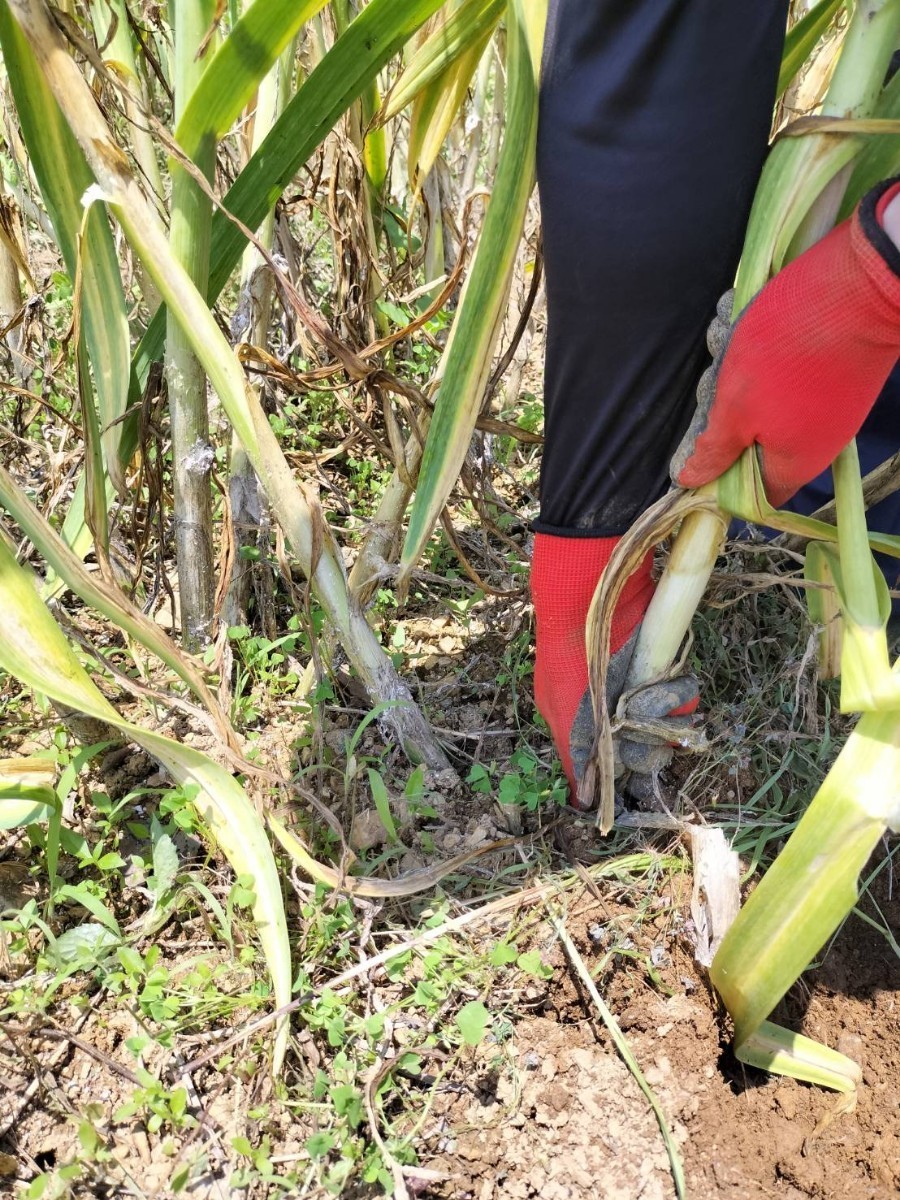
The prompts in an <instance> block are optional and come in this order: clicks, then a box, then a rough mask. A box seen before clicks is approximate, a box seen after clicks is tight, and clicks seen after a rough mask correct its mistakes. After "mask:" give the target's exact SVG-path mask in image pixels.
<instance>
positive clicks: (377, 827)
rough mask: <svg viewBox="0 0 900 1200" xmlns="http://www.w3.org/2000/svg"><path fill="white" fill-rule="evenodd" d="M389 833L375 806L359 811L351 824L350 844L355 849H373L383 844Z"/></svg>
mask: <svg viewBox="0 0 900 1200" xmlns="http://www.w3.org/2000/svg"><path fill="white" fill-rule="evenodd" d="M387 840H388V833H387V830H386V829H385V827H384V825H383V824H382V821H381V817H379V815H378V813H377V811H376V810H375V809H374V808H367V809H364V810H363V811H362V812H358V813H357V814H356V815H355V816H354V818H353V822H352V824H351V825H350V845H351V847H352V849H354V850H371V849H372V848H373V847H374V846H383V845H384V844H385V842H386V841H387Z"/></svg>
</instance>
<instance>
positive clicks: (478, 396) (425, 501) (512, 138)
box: [397, 0, 546, 595]
mask: <svg viewBox="0 0 900 1200" xmlns="http://www.w3.org/2000/svg"><path fill="white" fill-rule="evenodd" d="M526 7H527V6H526V0H509V5H508V9H507V45H508V77H509V82H508V101H507V123H506V127H505V130H504V135H503V145H502V147H501V150H500V157H499V160H498V164H497V177H496V180H495V183H494V190H493V193H492V195H491V200H490V203H489V204H488V210H487V215H486V216H485V219H484V226H483V228H482V231H481V236H480V238H479V239H478V248H477V249H476V251H475V257H474V260H473V262H472V266H471V270H470V272H469V276H468V279H467V280H466V283H465V286H464V288H463V293H462V297H461V299H460V303H459V308H458V310H457V313H456V318H455V320H454V322H453V328H452V330H451V332H450V337H449V340H448V342H447V349H446V351H445V354H444V357H443V359H442V378H441V386H440V390H439V391H438V394H437V397H436V400H435V407H434V416H433V418H432V421H431V427H430V429H429V431H428V440H427V442H426V444H425V452H424V454H423V456H422V465H421V467H420V469H419V479H418V483H417V486H416V496H415V500H414V502H413V506H412V511H411V513H410V518H409V529H408V531H407V534H406V541H405V543H404V546H403V554H402V556H401V560H400V573H399V576H398V579H397V590H398V592H399V593H400V594H401V595H402V594H403V591H404V589H405V587H406V586H407V585H408V581H409V577H410V574H411V572H412V569H413V567H414V566H415V563H416V562H417V560H418V558H419V555H420V554H421V553H422V550H423V548H424V546H425V543H426V541H427V540H428V538H429V536H430V534H431V530H432V528H433V526H434V523H435V521H436V520H437V518H438V516H439V515H440V512H441V509H442V508H443V507H444V505H445V503H446V502H447V498H448V496H449V495H450V491H451V489H452V488H453V485H454V484H455V482H456V479H457V476H458V475H459V471H460V468H461V467H462V464H463V461H464V460H465V457H466V452H467V450H468V448H469V442H470V440H471V437H472V431H473V430H474V428H475V421H476V420H477V418H478V414H479V411H480V409H481V402H482V398H483V395H484V387H485V384H486V382H487V378H488V375H489V373H490V369H491V359H492V355H493V351H494V347H495V345H496V342H497V338H498V336H499V333H500V328H501V325H502V323H503V317H504V313H505V308H506V301H507V295H508V292H509V282H510V278H511V276H512V270H513V267H514V265H515V261H516V254H517V252H518V247H519V240H520V238H521V234H522V226H523V224H524V221H525V213H526V210H527V207H528V199H529V197H530V195H531V190H532V187H533V184H534V159H535V146H536V138H537V103H538V85H537V70H538V67H537V64H536V47H535V46H534V44H533V40H532V37H533V25H534V24H535V22H536V21H537V17H538V14H543V16H544V17H546V0H539V2H536V3H532V5H531V11H530V13H529V12H527V11H526Z"/></svg>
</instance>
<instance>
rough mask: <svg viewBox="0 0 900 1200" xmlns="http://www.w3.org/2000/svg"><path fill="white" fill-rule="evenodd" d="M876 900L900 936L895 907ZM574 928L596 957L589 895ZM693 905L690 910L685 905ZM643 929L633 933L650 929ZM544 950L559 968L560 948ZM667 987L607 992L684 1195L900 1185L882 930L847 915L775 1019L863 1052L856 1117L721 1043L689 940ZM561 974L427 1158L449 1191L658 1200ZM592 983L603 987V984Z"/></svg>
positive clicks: (627, 1099) (660, 1171)
mask: <svg viewBox="0 0 900 1200" xmlns="http://www.w3.org/2000/svg"><path fill="white" fill-rule="evenodd" d="M887 891H888V888H887V884H885V885H884V886H882V887H881V888H880V891H879V894H878V899H879V903H880V907H881V910H882V914H883V915H884V916H886V917H887V919H888V920H889V921H890V922H891V925H892V928H893V929H894V930H895V931H896V930H897V929H898V928H900V903H898V901H897V899H896V898H894V899H889V898H888V895H887ZM577 907H578V909H579V911H578V914H577V915H576V916H575V917H574V918H573V919H572V920H570V922H569V933H570V936H571V937H572V938H573V939H574V940H575V942H576V944H577V945H578V948H579V951H580V952H581V954H582V955H583V957H584V959H585V961H586V962H587V963H588V965H590V962H591V959H592V958H594V957H595V955H596V950H595V948H594V947H593V945H592V942H591V939H590V937H589V936H588V933H587V930H588V929H590V928H591V927H592V926H594V925H595V923H596V922H597V921H598V920H603V919H605V917H604V914H603V913H602V912H601V906H600V905H599V904H598V902H597V901H594V900H590V899H589V898H588V897H587V896H585V901H584V904H583V905H578V906H577ZM685 911H686V907H685ZM647 932H649V931H645V933H644V936H646V935H647ZM552 961H554V962H555V963H556V964H557V965H558V966H563V963H564V960H563V956H562V952H561V950H560V949H559V948H557V951H556V953H555V955H554V956H553V959H552ZM660 974H661V976H662V983H663V985H664V987H667V988H669V989H671V993H672V994H671V995H668V996H667V995H665V994H663V993H662V992H661V991H658V990H651V989H650V988H649V987H648V986H646V985H641V984H638V985H635V982H634V980H633V979H630V978H629V976H627V975H625V974H620V975H617V976H615V977H614V978H613V980H612V981H611V984H610V987H609V990H607V992H606V996H605V999H606V1000H607V1002H608V1003H609V1005H610V1007H611V1008H612V1009H613V1011H614V1012H615V1013H616V1014H617V1017H618V1021H619V1024H620V1026H621V1027H622V1029H623V1030H624V1031H625V1033H626V1036H627V1038H628V1041H629V1044H630V1046H631V1048H632V1050H633V1052H634V1054H635V1056H636V1058H637V1060H638V1063H639V1064H640V1066H641V1068H642V1070H643V1071H644V1074H645V1076H646V1079H647V1081H648V1083H649V1084H650V1085H651V1087H652V1088H653V1090H654V1091H655V1093H656V1095H657V1097H658V1098H659V1100H660V1102H661V1104H662V1106H663V1110H664V1112H665V1113H666V1115H667V1117H668V1119H669V1121H670V1123H671V1128H672V1130H673V1133H674V1137H675V1141H676V1143H677V1145H678V1146H679V1148H680V1153H681V1155H682V1157H683V1160H684V1166H685V1174H686V1181H687V1194H688V1196H690V1197H697V1198H701V1197H719V1196H721V1197H728V1198H729V1200H757V1198H762V1197H783V1198H785V1200H788V1198H789V1200H802V1198H805V1197H816V1198H821V1200H831V1198H836V1197H842V1198H844V1200H874V1198H876V1197H889V1196H896V1195H898V1194H900V1119H898V1118H900V1095H898V1090H897V1078H898V1067H900V1036H898V1035H900V1004H898V998H897V990H898V985H900V968H898V962H897V958H896V957H895V955H894V954H893V952H892V950H891V948H890V947H889V945H888V944H887V943H886V941H885V939H884V937H883V936H882V935H881V934H880V933H878V932H877V931H875V930H874V929H872V928H871V927H870V926H868V925H866V924H864V923H863V922H862V921H861V920H859V919H858V918H857V917H851V918H850V920H849V921H848V923H847V925H846V926H845V928H844V929H843V930H842V932H841V934H840V935H839V937H838V938H837V940H836V943H835V944H834V946H833V947H832V949H831V950H830V952H829V953H828V955H827V957H826V958H825V960H824V963H823V965H822V966H821V967H820V968H819V970H818V971H816V972H814V973H812V974H811V975H810V974H808V975H807V976H806V977H805V982H804V983H803V984H801V985H799V986H798V988H796V989H795V990H794V992H793V993H792V994H791V995H790V996H789V997H788V998H787V1000H786V1001H785V1003H784V1004H783V1005H782V1010H781V1012H780V1014H779V1019H780V1020H781V1021H782V1022H784V1023H788V1024H791V1025H792V1026H793V1027H795V1028H800V1027H801V1026H802V1028H803V1030H804V1032H806V1033H807V1034H809V1035H810V1036H812V1037H814V1038H816V1039H817V1040H821V1041H824V1042H827V1043H828V1044H830V1045H832V1046H837V1047H838V1048H839V1049H842V1050H844V1051H846V1052H847V1053H849V1054H851V1055H852V1056H853V1057H855V1058H856V1059H857V1061H861V1062H862V1065H863V1070H864V1084H863V1087H862V1088H861V1089H860V1092H859V1097H858V1103H857V1106H856V1110H855V1111H854V1112H844V1111H841V1109H842V1101H841V1098H839V1097H837V1096H835V1095H834V1094H832V1093H829V1092H825V1091H822V1090H820V1089H815V1088H811V1087H808V1086H806V1085H804V1084H801V1083H797V1082H795V1081H793V1080H788V1079H774V1078H770V1077H769V1076H767V1075H765V1074H763V1073H762V1072H758V1071H754V1070H750V1069H745V1068H742V1067H741V1066H740V1064H738V1063H737V1062H736V1061H735V1060H734V1058H733V1057H732V1056H731V1054H730V1052H729V1051H728V1049H727V1031H726V1030H725V1029H724V1025H723V1023H722V1022H721V1021H720V1020H719V1018H718V1015H717V1013H716V1011H715V1006H714V1002H713V1001H712V999H711V997H710V995H709V993H708V991H707V989H706V985H705V982H704V980H703V978H702V977H701V975H700V974H699V973H698V972H697V970H696V969H695V967H694V965H693V963H692V961H691V958H690V955H689V953H688V952H687V948H686V947H685V946H684V945H681V944H677V943H676V944H673V945H671V947H670V952H669V956H668V965H667V966H666V967H665V968H664V969H662V970H661V971H660ZM572 979H573V976H572V974H571V972H566V971H561V972H560V971H557V972H556V974H555V977H554V982H553V986H552V987H551V988H550V989H549V991H548V993H547V995H546V997H545V998H544V999H543V1001H542V1002H541V1003H540V1004H539V1005H538V1006H537V1007H536V1008H535V1009H534V1011H532V1012H531V1013H528V1014H527V1015H524V1014H523V1017H522V1019H521V1020H520V1021H519V1022H518V1023H517V1024H516V1025H515V1032H514V1035H513V1037H512V1039H511V1041H510V1042H509V1044H508V1045H507V1046H506V1047H505V1048H504V1049H505V1053H504V1054H503V1055H502V1056H498V1055H497V1054H496V1052H495V1054H494V1056H493V1057H491V1056H490V1055H488V1054H486V1053H485V1052H483V1051H482V1052H480V1054H479V1055H478V1056H476V1059H475V1063H473V1077H472V1080H471V1081H470V1082H469V1083H468V1084H467V1085H466V1086H464V1087H463V1088H462V1089H461V1090H459V1091H457V1092H456V1094H452V1095H447V1096H445V1097H444V1099H443V1102H442V1104H440V1105H438V1106H437V1111H438V1112H440V1114H441V1117H442V1120H443V1121H444V1122H445V1125H444V1128H446V1129H447V1130H456V1131H457V1132H456V1134H455V1136H453V1135H451V1136H450V1137H449V1140H446V1138H445V1148H444V1149H443V1151H442V1152H439V1153H437V1154H435V1155H434V1156H433V1158H432V1159H431V1160H430V1164H429V1165H432V1166H435V1167H439V1168H442V1169H444V1170H448V1171H450V1172H452V1175H453V1180H452V1182H449V1183H448V1185H447V1187H446V1188H445V1190H443V1191H436V1192H435V1193H434V1195H436V1196H441V1197H447V1198H449V1197H453V1198H454V1200H465V1198H469V1197H471V1198H472V1200H500V1198H501V1197H503V1198H506V1197H508V1198H509V1200H537V1198H538V1197H540V1198H541V1200H581V1198H582V1197H585V1198H587V1197H591V1198H592V1200H594V1198H596V1197H603V1198H604V1200H637V1198H638V1197H641V1198H642V1200H668V1198H669V1197H671V1196H674V1195H675V1189H674V1186H673V1182H672V1177H671V1174H670V1171H669V1165H668V1161H667V1156H666V1151H665V1149H664V1146H663V1142H662V1140H661V1137H660V1132H659V1128H658V1125H657V1123H656V1119H655V1117H654V1116H653V1114H652V1112H651V1110H650V1108H649V1106H648V1104H647V1102H646V1100H645V1099H644V1097H643V1095H642V1094H641V1092H640V1091H639V1089H638V1087H637V1085H636V1083H635V1081H634V1079H633V1077H632V1076H631V1074H630V1073H629V1071H628V1069H627V1068H626V1067H625V1065H624V1063H623V1062H622V1060H621V1059H620V1057H619V1056H618V1054H617V1053H616V1051H615V1048H614V1047H613V1046H612V1043H611V1041H610V1039H609V1036H608V1034H607V1033H606V1031H605V1029H604V1028H603V1026H602V1024H601V1023H600V1022H599V1020H598V1019H597V1016H596V1012H595V1011H594V1009H593V1005H592V1002H591V1001H590V999H589V998H588V997H587V996H586V995H584V994H582V991H581V987H580V984H573V982H572ZM602 990H603V989H601V991H602Z"/></svg>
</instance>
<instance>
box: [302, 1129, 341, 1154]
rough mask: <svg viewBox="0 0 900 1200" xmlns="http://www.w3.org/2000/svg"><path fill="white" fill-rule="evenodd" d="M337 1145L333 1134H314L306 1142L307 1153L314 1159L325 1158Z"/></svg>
mask: <svg viewBox="0 0 900 1200" xmlns="http://www.w3.org/2000/svg"><path fill="white" fill-rule="evenodd" d="M336 1144H337V1139H336V1138H335V1136H334V1134H333V1133H314V1134H313V1135H312V1137H311V1138H307V1140H306V1153H307V1154H308V1155H309V1157H310V1158H312V1159H319V1158H324V1157H325V1155H326V1154H327V1153H328V1152H329V1151H330V1150H332V1149H334V1147H335V1145H336Z"/></svg>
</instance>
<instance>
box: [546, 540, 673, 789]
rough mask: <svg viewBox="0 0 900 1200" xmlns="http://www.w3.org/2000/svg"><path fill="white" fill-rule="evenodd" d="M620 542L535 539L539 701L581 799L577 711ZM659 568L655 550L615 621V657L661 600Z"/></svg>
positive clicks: (637, 574) (637, 575)
mask: <svg viewBox="0 0 900 1200" xmlns="http://www.w3.org/2000/svg"><path fill="white" fill-rule="evenodd" d="M618 541H619V539H618V538H617V537H608V538H582V537H557V536H556V535H555V534H551V533H536V534H535V535H534V555H533V557H532V560H531V598H532V600H533V602H534V619H535V625H536V626H537V631H536V637H535V650H536V659H535V664H534V700H535V704H536V705H537V707H538V712H539V713H540V714H541V716H542V717H543V718H544V720H545V721H546V722H547V724H548V725H549V726H550V733H551V734H552V735H553V741H554V743H555V745H556V749H557V751H558V753H559V757H560V760H561V761H562V765H563V770H564V771H565V773H566V777H567V778H568V780H569V787H570V788H571V790H572V796H573V798H574V797H575V795H576V793H577V787H576V779H575V771H574V769H573V766H572V752H571V747H570V744H569V742H570V737H571V733H572V722H573V721H574V720H575V713H576V711H577V709H578V706H579V704H580V703H581V699H582V697H583V696H584V694H585V692H586V691H587V687H588V667H587V651H586V650H585V644H584V634H585V625H586V623H587V614H588V609H589V608H590V606H591V600H592V599H593V597H594V589H595V588H596V587H597V582H598V580H599V579H600V576H601V575H602V574H603V569H604V567H605V566H606V564H607V563H608V562H609V559H610V556H611V554H612V552H613V550H614V549H615V548H616V545H617V544H618ZM652 565H653V555H652V553H651V554H648V555H647V557H646V558H645V559H644V561H643V563H642V564H641V566H640V568H639V570H637V571H636V572H635V573H634V574H633V575H632V576H631V578H630V579H629V580H628V582H627V583H626V585H625V589H624V591H623V592H622V595H621V597H620V599H619V604H618V607H617V608H616V614H615V617H614V618H613V628H612V638H611V641H610V654H615V653H616V651H618V650H621V649H622V647H623V646H624V645H625V643H626V642H627V641H628V640H629V638H630V637H631V635H632V634H633V633H634V631H635V629H637V627H638V625H639V624H640V623H641V620H642V619H643V616H644V613H645V612H646V611H647V605H648V604H649V603H650V599H651V597H652V595H653V580H652V579H651V578H650V568H651V566H652ZM592 717H593V714H592Z"/></svg>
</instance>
